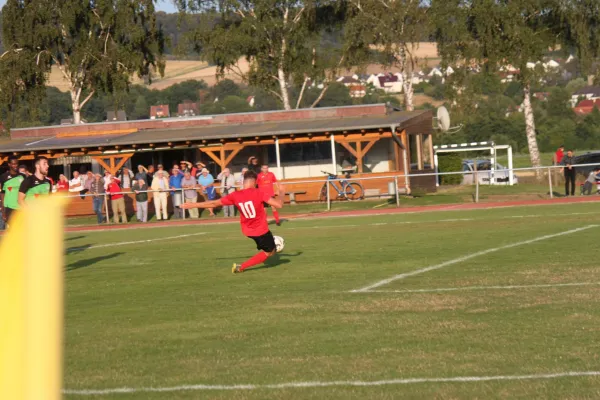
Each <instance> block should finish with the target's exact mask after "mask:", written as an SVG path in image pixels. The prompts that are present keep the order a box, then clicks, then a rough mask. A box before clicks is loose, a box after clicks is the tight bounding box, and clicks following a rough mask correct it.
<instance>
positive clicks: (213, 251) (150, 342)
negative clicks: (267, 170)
mask: <svg viewBox="0 0 600 400" xmlns="http://www.w3.org/2000/svg"><path fill="white" fill-rule="evenodd" d="M578 228H585V229H583V230H580V231H573V230H576V229H578ZM273 232H274V233H275V234H277V235H280V236H283V237H284V238H285V240H286V247H285V249H284V251H283V252H282V253H281V254H280V255H279V257H278V258H277V259H274V260H270V261H269V263H268V265H267V266H265V267H260V268H256V269H254V270H249V271H247V272H245V273H243V274H240V275H232V274H231V271H230V269H231V264H232V263H233V262H240V261H243V260H244V259H246V258H248V257H249V256H251V255H253V254H254V253H255V249H254V247H253V243H252V242H251V241H250V240H248V239H246V238H244V237H243V236H242V235H241V233H240V231H239V224H238V223H232V224H221V225H204V226H185V227H167V228H153V229H136V230H134V231H131V230H127V231H106V232H80V233H70V234H67V237H66V242H65V246H66V247H67V249H68V250H67V257H66V267H65V271H66V292H67V293H66V316H65V318H66V337H65V376H64V387H65V388H66V389H67V390H90V389H93V390H102V389H115V388H129V389H132V390H133V392H131V393H113V392H110V391H109V392H107V393H101V394H96V395H93V394H87V395H83V394H76V393H70V392H67V393H68V394H67V395H66V398H68V399H80V398H86V399H87V398H92V399H204V398H210V399H397V398H412V399H422V398H435V399H474V398H479V399H488V398H503V399H508V398H511V399H512V398H521V399H532V398H569V399H592V398H599V397H600V376H569V377H555V378H549V379H521V378H518V377H519V376H524V375H537V374H554V373H559V374H561V373H565V372H572V371H576V372H589V371H600V344H599V343H600V342H599V341H598V338H599V337H600V307H599V306H600V269H599V268H598V262H597V258H598V255H597V254H596V249H597V248H598V246H597V243H598V238H599V237H600V235H599V233H600V208H599V205H597V204H579V205H563V206H542V207H535V208H534V207H523V208H502V209H493V210H477V211H453V212H430V213H425V214H404V215H383V216H369V217H351V218H322V219H305V220H292V221H289V222H287V223H285V224H284V225H283V226H281V227H273ZM560 233H563V235H561V236H553V235H556V234H560ZM532 240H536V241H532ZM142 241H143V242H142ZM124 242H129V243H128V244H124ZM510 245H514V246H512V247H506V246H510ZM429 267H433V268H432V269H430V270H424V269H426V268H429ZM411 273H412V275H411ZM398 274H407V275H404V276H400V277H399V278H398ZM391 277H396V278H397V279H395V280H393V281H390V282H388V283H385V282H384V283H382V284H380V285H379V286H378V287H375V288H373V289H371V290H369V291H365V292H352V291H353V290H359V289H364V288H366V287H369V286H372V285H374V284H376V283H378V282H382V280H386V279H389V278H391ZM566 284H574V285H573V286H561V285H566ZM544 285H547V286H544ZM522 286H526V287H522ZM440 289H444V290H440ZM445 289H448V290H445ZM496 376H508V377H509V378H508V379H506V380H489V381H473V382H442V381H439V380H440V379H444V378H456V377H496ZM410 378H429V379H433V381H431V382H420V383H419V382H414V383H409V382H406V381H402V382H400V383H395V384H381V385H377V386H351V385H349V384H344V383H341V384H340V385H339V386H322V387H321V386H317V385H316V384H307V385H306V386H307V387H296V388H291V387H284V388H273V387H265V386H262V385H276V384H285V383H289V382H320V383H324V382H325V383H326V382H332V381H357V382H363V384H364V383H365V382H373V381H380V380H394V379H410ZM244 384H248V385H258V386H257V387H252V388H246V389H243V388H238V389H235V388H231V385H244ZM356 384H358V383H356ZM181 385H224V386H226V387H227V388H226V389H227V390H225V389H221V390H218V389H215V388H212V389H210V390H209V389H208V388H202V387H195V388H188V389H187V390H184V388H180V389H177V390H173V391H164V392H144V391H136V390H139V389H143V388H150V387H152V388H170V387H178V386H181Z"/></svg>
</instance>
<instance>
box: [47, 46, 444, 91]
mask: <svg viewBox="0 0 600 400" xmlns="http://www.w3.org/2000/svg"><path fill="white" fill-rule="evenodd" d="M415 54H416V56H417V57H418V59H419V66H421V65H424V64H425V63H426V64H428V65H429V66H430V67H433V66H435V65H437V64H439V58H438V55H437V46H436V44H435V43H419V46H418V48H417V49H416V51H415ZM238 68H239V70H240V71H241V72H242V73H246V72H248V70H249V64H248V62H247V61H246V59H244V58H240V59H239V61H238ZM383 71H384V69H383V67H381V66H380V65H375V64H371V65H368V66H366V67H365V69H364V71H361V73H368V74H371V73H379V72H383ZM389 71H391V72H397V71H398V69H397V68H391V69H389ZM352 72H353V71H344V72H343V73H344V74H350V73H352ZM216 73H217V69H216V67H211V66H209V65H208V64H207V63H206V62H204V61H182V60H167V61H166V68H165V76H164V78H159V77H157V78H156V79H155V80H154V81H153V83H152V85H151V87H152V88H153V89H159V90H160V89H165V88H167V87H169V86H171V85H174V84H176V83H180V82H183V81H186V80H190V79H195V80H204V81H205V82H206V83H207V84H208V86H214V85H215V84H216V83H217V78H216ZM225 78H227V79H231V80H234V81H236V82H240V81H241V80H240V77H239V74H237V73H227V74H226V75H225ZM134 83H143V82H142V81H141V80H139V79H136V80H134ZM49 86H54V87H56V88H58V89H59V90H61V91H67V90H68V85H67V84H66V82H65V80H64V78H63V76H62V74H61V72H60V71H59V69H58V68H55V67H54V68H52V72H51V73H50V77H49Z"/></svg>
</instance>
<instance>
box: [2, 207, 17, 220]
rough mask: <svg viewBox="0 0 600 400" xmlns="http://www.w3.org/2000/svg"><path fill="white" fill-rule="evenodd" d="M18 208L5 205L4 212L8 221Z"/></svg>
mask: <svg viewBox="0 0 600 400" xmlns="http://www.w3.org/2000/svg"><path fill="white" fill-rule="evenodd" d="M16 211H17V210H13V209H12V208H8V207H4V209H3V211H2V213H3V214H4V215H3V217H4V216H6V221H7V222H8V221H10V216H11V215H12V214H13V213H15V212H16Z"/></svg>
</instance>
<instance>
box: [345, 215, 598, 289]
mask: <svg viewBox="0 0 600 400" xmlns="http://www.w3.org/2000/svg"><path fill="white" fill-rule="evenodd" d="M598 226H599V225H588V226H584V227H581V228H577V229H571V230H569V231H564V232H560V233H554V234H552V235H544V236H539V237H536V238H533V239H529V240H523V241H521V242H516V243H511V244H509V245H506V246H500V247H493V248H491V249H487V250H483V251H478V252H475V253H471V254H468V255H466V256H463V257H458V258H455V259H453V260H449V261H445V262H443V263H441V264H436V265H432V266H429V267H426V268H420V269H417V270H414V271H410V272H405V273H402V274H398V275H394V276H392V277H391V278H387V279H383V280H381V281H379V282H375V283H373V284H372V285H369V286H365V287H363V288H360V289H355V290H351V292H354V293H357V292H358V293H360V292H368V291H370V290H372V289H376V288H378V287H381V286H385V285H387V284H390V283H392V282H394V281H397V280H400V279H404V278H408V277H410V276H415V275H420V274H424V273H425V272H429V271H435V270H436V269H441V268H444V267H447V266H450V265H454V264H458V263H461V262H463V261H467V260H470V259H472V258H475V257H479V256H483V255H486V254H490V253H495V252H497V251H501V250H507V249H512V248H513V247H518V246H523V245H526V244H531V243H535V242H540V241H542V240H548V239H552V238H556V237H560V236H565V235H571V234H573V233H577V232H581V231H585V230H587V229H591V228H596V227H598Z"/></svg>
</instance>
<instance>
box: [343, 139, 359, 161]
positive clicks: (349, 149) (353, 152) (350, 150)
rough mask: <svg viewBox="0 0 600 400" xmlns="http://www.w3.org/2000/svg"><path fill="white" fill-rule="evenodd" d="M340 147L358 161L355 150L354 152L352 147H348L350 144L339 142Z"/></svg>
mask: <svg viewBox="0 0 600 400" xmlns="http://www.w3.org/2000/svg"><path fill="white" fill-rule="evenodd" d="M339 143H340V144H341V145H342V146H344V147H345V148H346V150H348V151H349V152H350V154H352V155H353V156H354V157H355V158H356V159H357V160H358V153H357V152H356V150H354V149H353V148H352V146H351V145H350V143H348V142H339Z"/></svg>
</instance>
